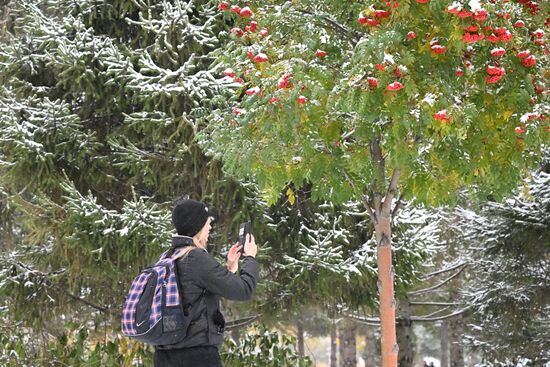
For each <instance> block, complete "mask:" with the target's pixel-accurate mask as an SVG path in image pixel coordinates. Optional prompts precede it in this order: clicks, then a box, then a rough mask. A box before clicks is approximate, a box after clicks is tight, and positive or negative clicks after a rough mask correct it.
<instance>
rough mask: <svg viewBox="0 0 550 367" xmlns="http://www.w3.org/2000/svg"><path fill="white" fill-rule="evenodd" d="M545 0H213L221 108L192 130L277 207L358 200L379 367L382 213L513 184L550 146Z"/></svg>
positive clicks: (386, 226) (389, 279)
mask: <svg viewBox="0 0 550 367" xmlns="http://www.w3.org/2000/svg"><path fill="white" fill-rule="evenodd" d="M548 6H549V5H548V3H547V2H536V1H526V0H522V1H496V0H495V1H475V0H472V1H469V2H464V1H454V2H453V1H430V0H417V1H410V0H402V1H401V0H396V1H394V0H388V1H362V2H353V3H351V4H350V3H347V2H341V1H329V0H325V1H300V2H291V1H269V2H262V3H261V4H256V3H251V2H236V3H232V4H230V3H228V2H226V1H223V2H221V3H220V4H219V11H220V12H223V13H224V16H226V17H230V18H231V19H233V20H234V22H235V26H234V27H233V28H231V29H230V30H229V32H228V35H229V37H230V38H231V39H232V42H228V43H227V46H226V47H224V48H223V49H220V50H219V53H218V60H217V62H216V63H215V64H214V67H213V70H214V71H215V72H218V73H219V75H220V76H222V75H225V78H226V80H227V86H228V87H229V89H230V93H229V94H228V95H229V96H230V97H229V98H230V99H229V101H230V102H229V103H228V104H227V107H226V108H221V109H217V110H215V111H214V112H213V113H212V114H211V115H210V116H209V119H208V121H209V123H210V129H209V131H208V133H206V132H205V133H204V134H201V135H199V138H200V139H201V140H202V142H203V144H204V146H205V147H206V148H207V149H208V150H209V153H210V154H212V155H214V156H217V157H220V158H221V159H223V161H224V163H225V167H226V169H227V170H228V171H230V172H233V173H235V174H237V175H240V176H249V177H252V178H253V179H254V180H256V181H257V182H258V183H259V184H260V186H261V187H262V188H263V189H264V191H265V197H266V199H267V200H268V202H270V203H274V202H275V201H276V200H277V198H278V194H279V193H280V191H281V189H283V190H284V192H285V193H286V194H287V195H288V197H289V199H290V198H291V197H292V195H293V189H292V187H296V186H297V187H300V186H301V185H305V184H308V185H311V187H312V192H311V196H312V198H313V199H319V200H320V199H325V200H330V201H332V202H335V203H341V202H345V201H347V200H350V199H363V201H364V205H365V207H366V208H367V210H368V212H369V214H370V217H371V219H372V222H373V223H374V226H375V238H376V241H377V245H378V272H379V279H378V285H379V293H380V314H381V336H382V342H381V343H382V365H383V366H384V367H386V366H396V364H397V345H396V339H395V321H394V319H395V302H394V296H393V278H394V271H393V268H392V259H391V239H392V234H391V220H392V216H394V215H395V214H396V212H397V210H398V208H399V205H400V204H399V203H400V199H409V200H415V201H417V202H422V203H425V204H429V205H434V204H438V203H453V202H454V201H455V198H456V192H458V191H459V190H460V189H462V188H465V189H467V190H468V191H469V193H470V194H471V195H472V196H474V197H477V198H479V199H482V200H483V199H487V198H488V197H490V198H492V199H495V200H499V199H502V198H503V197H504V196H506V195H507V194H509V193H510V192H511V191H512V189H513V188H514V187H515V185H516V184H517V182H518V180H519V179H520V178H521V176H522V174H525V173H526V172H527V170H528V168H529V167H533V166H534V165H535V164H536V163H537V161H538V160H539V157H540V150H541V145H543V144H545V143H548V141H549V135H550V131H549V129H550V127H549V121H548V110H549V105H548V91H547V87H548V86H547V80H548V73H549V70H548V50H547V45H546V39H547V32H545V30H544V27H545V26H547V25H548V24H549V21H548V19H547V18H546V17H547V14H548V13H547V12H548Z"/></svg>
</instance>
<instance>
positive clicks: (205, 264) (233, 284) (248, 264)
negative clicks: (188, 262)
mask: <svg viewBox="0 0 550 367" xmlns="http://www.w3.org/2000/svg"><path fill="white" fill-rule="evenodd" d="M193 255H194V257H195V259H194V261H193V271H192V274H193V278H194V279H193V280H194V281H195V282H196V283H197V284H199V285H200V286H201V287H203V288H206V289H207V290H208V291H209V292H212V293H215V294H218V295H220V296H222V297H224V298H227V299H231V300H235V301H247V300H249V299H251V298H252V294H253V293H254V290H255V289H256V284H257V283H258V278H259V276H260V269H259V266H258V262H257V261H256V259H255V258H253V257H250V256H247V257H245V258H244V259H243V260H242V263H241V270H240V274H239V275H237V274H233V273H232V272H230V271H229V270H228V269H227V267H225V266H223V265H221V264H220V263H218V262H217V261H216V260H215V259H214V258H213V257H212V256H210V255H209V254H208V253H207V252H205V251H197V250H195V251H193Z"/></svg>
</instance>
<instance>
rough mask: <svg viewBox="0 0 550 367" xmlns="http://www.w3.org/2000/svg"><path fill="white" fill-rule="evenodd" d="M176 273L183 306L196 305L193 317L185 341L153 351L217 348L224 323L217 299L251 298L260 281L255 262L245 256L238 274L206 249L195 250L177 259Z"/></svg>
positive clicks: (243, 299)
mask: <svg viewBox="0 0 550 367" xmlns="http://www.w3.org/2000/svg"><path fill="white" fill-rule="evenodd" d="M177 271H178V277H179V281H180V285H181V287H182V289H183V304H184V305H187V304H192V305H196V306H193V310H192V314H193V315H194V317H193V320H192V321H191V324H190V325H189V329H188V332H187V336H186V337H185V339H183V340H182V341H181V342H179V343H176V344H171V345H165V346H157V347H156V349H162V350H166V349H179V348H189V347H196V346H215V347H217V348H218V349H219V348H220V346H221V344H222V342H223V328H222V327H221V325H220V321H221V323H224V320H223V315H222V314H221V313H220V312H219V304H220V298H221V297H223V298H226V299H230V300H237V301H247V300H249V299H251V298H252V294H253V293H254V290H255V289H256V284H257V282H258V278H259V266H258V262H257V261H256V259H255V258H253V257H251V256H245V257H244V259H243V260H242V261H241V264H240V272H239V275H237V274H233V273H232V272H230V271H229V270H228V269H227V267H226V266H224V265H221V264H220V263H218V262H217V261H216V260H215V259H214V258H213V257H212V256H211V255H210V254H208V252H207V251H206V250H204V249H199V248H197V249H193V250H191V251H190V252H189V254H188V255H187V256H185V257H183V258H181V259H178V260H177ZM203 291H204V295H203V296H202V297H201V294H202V293H203ZM197 302H199V303H198V304H197ZM216 318H218V320H216ZM219 318H221V319H222V320H219Z"/></svg>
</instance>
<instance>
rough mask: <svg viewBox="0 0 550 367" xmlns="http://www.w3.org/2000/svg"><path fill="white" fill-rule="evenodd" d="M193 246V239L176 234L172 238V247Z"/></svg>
mask: <svg viewBox="0 0 550 367" xmlns="http://www.w3.org/2000/svg"><path fill="white" fill-rule="evenodd" d="M189 245H193V238H191V237H189V236H182V235H179V234H175V235H173V236H172V247H180V246H189Z"/></svg>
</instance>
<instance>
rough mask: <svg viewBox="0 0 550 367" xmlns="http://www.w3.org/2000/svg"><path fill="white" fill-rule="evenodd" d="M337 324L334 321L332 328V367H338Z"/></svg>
mask: <svg viewBox="0 0 550 367" xmlns="http://www.w3.org/2000/svg"><path fill="white" fill-rule="evenodd" d="M336 338H337V336H336V323H335V322H334V320H333V321H332V325H331V327H330V367H337V365H336V362H337V359H336Z"/></svg>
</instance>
